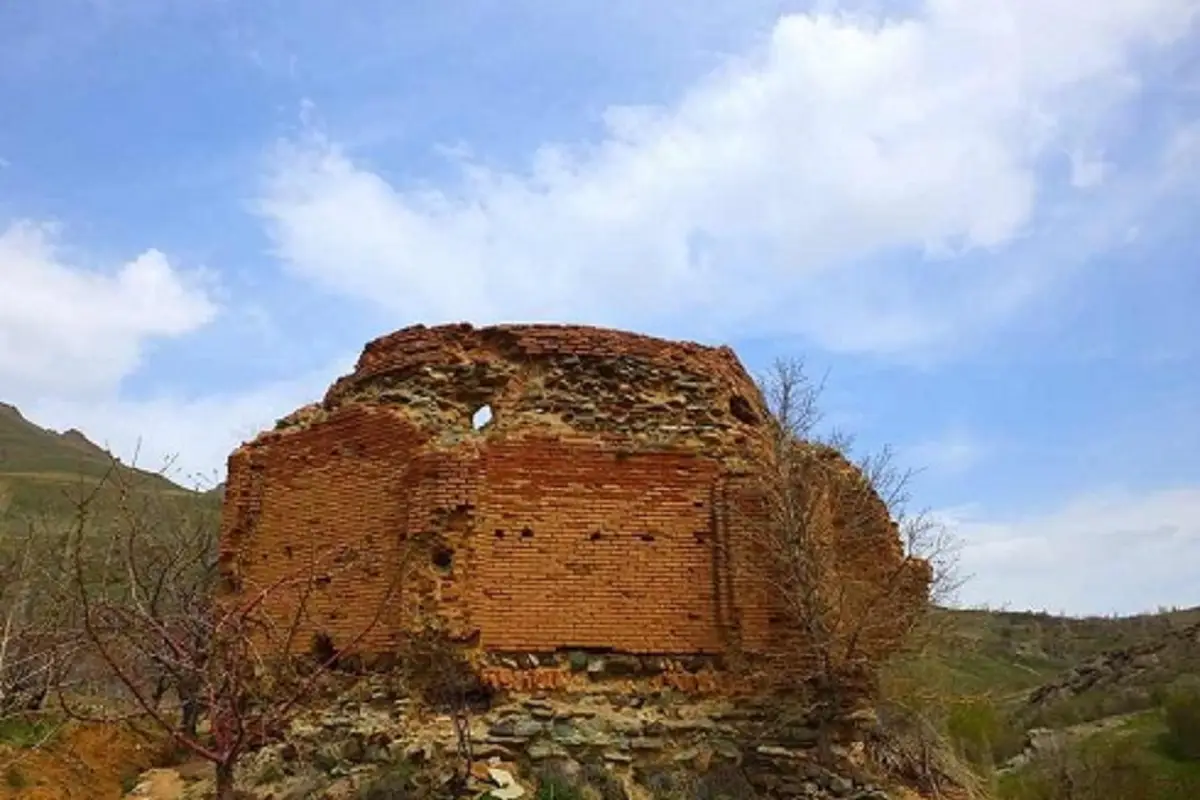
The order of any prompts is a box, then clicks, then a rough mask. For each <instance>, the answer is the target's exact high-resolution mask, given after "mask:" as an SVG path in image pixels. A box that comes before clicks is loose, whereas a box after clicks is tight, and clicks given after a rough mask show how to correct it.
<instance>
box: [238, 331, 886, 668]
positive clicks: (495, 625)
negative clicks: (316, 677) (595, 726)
mask: <svg viewBox="0 0 1200 800" xmlns="http://www.w3.org/2000/svg"><path fill="white" fill-rule="evenodd" d="M484 403H487V404H489V405H490V406H491V407H492V410H493V414H494V417H493V423H492V424H491V425H489V426H487V427H486V428H485V429H483V430H482V431H475V430H473V429H472V427H471V425H470V418H471V415H472V413H473V412H474V411H475V410H476V409H477V408H479V407H480V406H481V405H483V404H484ZM764 417H765V411H764V409H763V404H762V399H761V397H760V396H759V394H758V392H757V389H756V388H755V386H754V384H753V382H752V381H751V380H750V378H749V377H748V376H747V375H746V373H745V371H744V370H743V368H742V367H741V365H740V363H739V362H738V360H737V358H736V356H734V355H733V353H732V351H730V350H728V349H727V348H706V347H702V346H700V345H695V344H689V343H679V342H665V341H662V340H657V339H652V338H649V337H643V336H636V335H632V334H625V333H621V332H617V331H606V330H598V329H589V328H575V327H566V326H510V327H500V328H484V329H474V328H471V327H470V326H444V327H440V328H423V327H420V326H418V327H415V328H409V329H405V330H403V331H399V332H397V333H395V334H392V335H390V336H387V337H384V338H382V339H379V340H376V341H375V342H372V343H371V344H369V345H368V346H367V348H366V349H365V350H364V353H363V355H362V357H361V359H360V360H359V364H358V366H357V367H356V369H355V371H354V373H353V374H351V375H348V376H346V377H344V378H342V379H340V380H339V381H337V382H336V383H335V384H334V386H333V387H331V389H330V391H329V393H328V394H327V395H326V397H325V399H324V401H323V402H322V403H321V404H320V405H314V406H309V407H306V408H304V409H301V410H300V411H298V412H296V413H295V414H293V415H291V416H290V417H288V418H285V419H284V420H281V421H280V424H279V425H278V426H277V430H276V431H273V432H270V433H266V434H263V435H262V436H260V437H258V438H257V439H256V440H255V441H253V442H251V443H249V444H247V445H245V446H243V447H242V448H240V449H239V450H238V451H237V452H235V453H234V454H233V455H232V456H231V457H230V461H229V478H228V484H227V490H226V503H225V513H224V519H223V551H224V554H225V555H224V564H225V570H226V574H227V575H228V576H230V577H232V578H234V579H235V580H236V583H237V585H240V586H241V587H242V591H243V592H244V591H247V590H251V589H254V588H255V587H263V586H269V585H272V584H273V583H274V582H276V581H279V580H280V579H281V578H282V577H283V576H285V575H288V574H295V573H301V572H303V571H304V570H305V569H306V565H307V564H308V563H309V562H308V561H306V560H305V559H306V558H307V557H308V556H309V554H310V552H311V551H313V550H314V549H315V550H316V551H320V552H325V553H329V552H332V551H334V550H337V549H338V548H350V549H352V550H354V551H355V553H356V554H357V558H356V559H355V560H354V561H353V563H352V565H351V566H348V567H341V568H338V567H336V566H331V567H328V568H327V567H326V566H325V565H322V568H321V570H320V572H321V575H320V577H322V578H323V580H322V581H321V582H320V583H319V585H318V586H317V588H316V589H315V590H314V593H313V594H312V596H311V597H310V599H309V601H308V604H307V605H308V607H307V608H306V611H307V612H308V614H307V616H306V619H305V620H304V625H303V626H301V637H300V642H301V644H302V645H303V644H306V643H307V640H308V638H309V637H311V635H312V634H313V633H316V632H318V631H320V632H322V633H325V634H327V635H329V636H330V637H331V638H332V640H333V643H334V644H335V646H336V645H338V644H340V643H345V642H346V641H348V640H349V639H351V638H353V637H355V636H356V635H357V634H358V633H359V632H361V631H362V630H363V629H364V628H365V627H366V626H367V625H368V623H369V622H371V620H372V619H374V617H375V615H376V614H378V613H380V612H382V614H381V616H380V619H379V622H378V624H376V625H375V626H374V627H373V628H372V629H371V633H370V634H369V636H368V637H367V638H366V640H365V644H366V646H367V647H368V648H377V649H386V648H388V647H389V646H391V645H393V644H394V643H395V642H396V641H397V637H398V636H400V635H402V633H403V631H404V630H405V629H406V627H408V626H411V625H416V624H423V623H424V622H425V621H427V620H428V615H432V617H433V618H434V619H437V620H440V621H442V622H443V623H445V624H446V625H447V626H448V628H449V630H450V632H451V633H452V634H454V635H456V636H459V637H461V638H462V639H463V640H464V641H471V642H474V643H475V644H477V645H478V646H479V647H480V648H482V649H483V650H485V651H491V652H546V651H554V650H559V649H563V648H612V649H614V650H618V651H625V652H631V653H679V654H682V653H720V652H722V651H723V650H724V649H725V648H726V647H727V646H728V645H729V644H731V643H734V642H739V643H741V644H742V645H743V646H746V647H748V648H750V649H754V648H761V647H764V646H766V645H767V644H769V642H770V640H771V637H772V630H773V629H772V625H771V618H772V617H773V616H774V615H775V611H774V610H773V609H774V603H773V602H772V599H771V593H770V590H769V587H768V586H767V584H766V583H765V582H764V580H763V579H762V574H763V573H762V569H761V566H760V565H756V564H755V563H754V561H753V559H752V557H751V556H750V555H749V554H748V553H747V552H746V548H745V545H746V542H747V540H748V535H747V534H748V527H749V526H751V525H752V524H753V523H752V521H751V520H750V519H749V518H748V517H747V516H746V515H745V514H744V513H739V511H738V509H739V508H742V509H743V510H744V508H745V505H746V504H745V502H744V498H745V495H746V492H747V489H746V480H745V479H744V477H740V476H743V474H744V473H745V471H746V469H747V466H748V465H749V464H750V463H752V462H753V461H754V457H755V451H754V450H753V449H752V448H754V447H755V446H756V444H755V443H756V442H757V441H759V440H758V439H757V433H758V431H759V430H761V429H760V428H759V427H758V423H759V422H760V421H761V420H762V419H763V418H764ZM883 519H884V523H883V525H884V529H885V533H886V535H887V536H893V535H892V534H891V531H890V529H888V528H886V524H887V523H886V511H885V512H884V517H883ZM893 538H894V536H893ZM884 549H886V547H885V548H884ZM885 555H886V554H885ZM884 560H887V559H886V558H885V559H884ZM398 575H403V579H402V581H401V585H400V586H399V587H398V590H397V592H396V594H395V595H394V596H392V597H391V598H390V599H389V600H388V601H387V602H386V603H385V602H384V600H385V598H387V596H388V595H387V592H388V589H389V586H392V585H393V584H394V582H395V581H396V580H397V576H398ZM296 604H297V601H296V597H295V595H294V594H291V593H287V592H273V593H272V597H271V601H270V603H269V608H270V610H271V611H272V612H273V613H274V614H276V615H277V616H279V617H281V618H283V617H287V615H288V614H289V613H290V611H291V610H292V609H294V608H296Z"/></svg>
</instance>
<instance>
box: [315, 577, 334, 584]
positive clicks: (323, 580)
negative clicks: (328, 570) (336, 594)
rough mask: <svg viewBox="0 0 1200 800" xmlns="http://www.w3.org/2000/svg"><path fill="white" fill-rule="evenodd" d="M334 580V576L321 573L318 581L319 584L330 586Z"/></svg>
mask: <svg viewBox="0 0 1200 800" xmlns="http://www.w3.org/2000/svg"><path fill="white" fill-rule="evenodd" d="M332 580H333V578H331V577H329V576H328V575H319V576H318V577H317V581H316V583H317V586H328V585H329V584H330V582H331V581H332Z"/></svg>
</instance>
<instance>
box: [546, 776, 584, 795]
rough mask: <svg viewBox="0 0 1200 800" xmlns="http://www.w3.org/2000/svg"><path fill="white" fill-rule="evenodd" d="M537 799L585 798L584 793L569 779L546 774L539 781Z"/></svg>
mask: <svg viewBox="0 0 1200 800" xmlns="http://www.w3.org/2000/svg"><path fill="white" fill-rule="evenodd" d="M536 797H537V800H583V794H582V793H581V792H580V790H579V789H577V788H576V787H575V786H574V785H573V784H571V783H570V782H569V781H567V780H565V779H563V778H561V777H559V776H557V775H553V776H550V775H548V776H545V777H543V778H542V780H541V781H539V782H538V789H537V795H536Z"/></svg>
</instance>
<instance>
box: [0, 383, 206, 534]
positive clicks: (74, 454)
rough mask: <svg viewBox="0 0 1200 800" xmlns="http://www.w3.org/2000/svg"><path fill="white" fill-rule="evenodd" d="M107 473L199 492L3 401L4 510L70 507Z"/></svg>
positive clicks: (154, 486)
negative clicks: (39, 421) (38, 421)
mask: <svg viewBox="0 0 1200 800" xmlns="http://www.w3.org/2000/svg"><path fill="white" fill-rule="evenodd" d="M106 477H108V478H119V479H120V480H121V482H123V483H125V484H126V485H129V486H133V487H136V488H137V489H138V490H140V491H156V492H161V493H165V494H168V495H180V496H188V495H192V494H194V493H193V492H190V491H188V490H186V489H184V488H182V487H180V486H178V485H176V484H174V483H172V482H171V481H170V480H168V479H167V478H165V477H163V476H161V475H158V474H155V473H151V472H147V471H144V470H139V469H135V468H133V467H129V466H126V465H123V464H121V463H120V462H119V461H118V460H117V459H115V458H114V456H113V455H112V454H111V453H110V452H108V451H107V450H105V449H104V448H102V447H100V446H99V445H97V444H95V443H94V442H92V441H91V440H90V439H88V438H87V436H86V435H84V433H83V432H81V431H79V430H76V429H74V428H72V429H69V430H67V431H64V432H61V433H60V432H58V431H54V430H50V429H48V428H43V427H41V426H40V425H38V424H36V423H34V422H32V421H30V420H28V419H26V418H25V417H24V415H22V413H21V412H20V410H19V409H17V408H16V407H15V406H13V405H10V404H7V403H3V402H0V513H2V514H5V515H7V516H13V515H29V514H33V515H46V514H51V515H56V514H60V513H66V512H68V511H69V510H70V509H71V508H72V507H73V504H74V502H75V501H76V500H77V499H78V498H79V497H81V496H83V494H84V493H85V492H87V491H90V490H91V489H92V488H94V487H95V486H96V485H97V484H98V483H100V482H102V481H104V480H105V478H106Z"/></svg>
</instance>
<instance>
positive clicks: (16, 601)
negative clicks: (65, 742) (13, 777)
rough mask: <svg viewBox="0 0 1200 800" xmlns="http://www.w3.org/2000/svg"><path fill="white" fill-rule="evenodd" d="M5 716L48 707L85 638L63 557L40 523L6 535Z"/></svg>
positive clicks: (17, 523)
mask: <svg viewBox="0 0 1200 800" xmlns="http://www.w3.org/2000/svg"><path fill="white" fill-rule="evenodd" d="M0 534H2V535H0V718H3V717H5V716H9V715H12V714H17V713H32V712H38V711H40V710H41V709H42V704H43V702H44V700H45V699H46V697H47V696H48V695H49V694H50V693H51V691H52V687H53V686H54V684H55V683H56V682H57V681H59V680H61V679H62V678H63V676H64V675H65V674H66V672H67V665H68V663H69V661H70V658H71V656H72V655H73V654H74V653H75V652H76V651H77V650H78V646H79V640H78V637H77V636H76V635H75V631H74V630H73V629H72V628H71V625H70V623H71V614H70V611H71V609H70V607H69V603H65V602H64V600H65V597H66V586H65V584H64V582H63V580H62V578H63V575H62V572H61V568H62V566H63V563H62V560H61V553H60V552H58V551H57V550H56V548H55V546H54V545H55V540H54V539H53V538H52V531H51V530H50V529H48V528H46V527H45V526H43V525H41V524H39V521H38V520H36V519H13V520H9V521H8V524H7V525H6V526H5V530H4V531H3V532H0Z"/></svg>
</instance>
